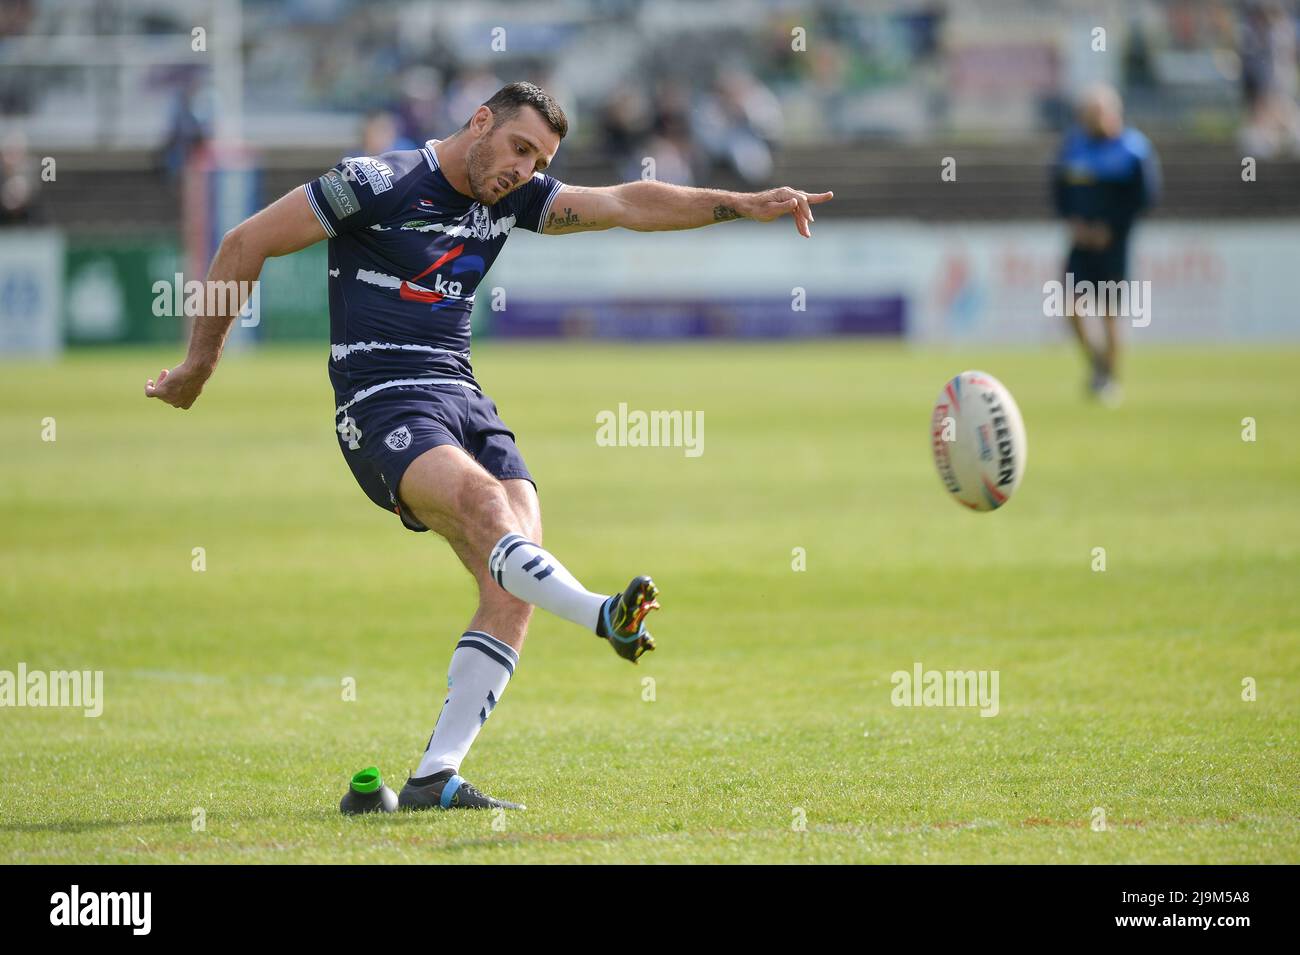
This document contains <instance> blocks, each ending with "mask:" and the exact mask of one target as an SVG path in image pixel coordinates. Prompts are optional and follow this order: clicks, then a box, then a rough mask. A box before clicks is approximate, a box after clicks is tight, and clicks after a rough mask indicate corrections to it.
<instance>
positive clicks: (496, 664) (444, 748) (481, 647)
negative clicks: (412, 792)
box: [412, 630, 519, 779]
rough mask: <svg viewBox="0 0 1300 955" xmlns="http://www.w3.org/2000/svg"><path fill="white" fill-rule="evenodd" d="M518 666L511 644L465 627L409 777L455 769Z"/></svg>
mask: <svg viewBox="0 0 1300 955" xmlns="http://www.w3.org/2000/svg"><path fill="white" fill-rule="evenodd" d="M518 665H519V654H517V653H515V651H514V649H513V648H512V647H509V646H507V645H506V644H504V643H502V642H501V641H500V640H498V639H497V638H496V637H493V636H490V635H488V634H486V633H484V632H483V631H482V630H466V631H465V633H464V635H463V636H461V638H460V642H459V643H458V644H456V649H455V651H454V652H453V653H452V655H451V665H450V666H449V667H448V668H447V699H445V700H444V701H443V703H442V713H440V714H439V716H438V722H437V724H436V725H435V726H434V728H433V735H432V736H430V737H429V745H428V746H427V747H425V750H424V756H423V757H422V758H421V760H420V766H419V768H418V769H416V771H415V772H414V773H413V774H412V776H413V777H414V778H417V779H418V778H420V777H423V776H428V775H430V774H432V773H436V772H438V771H439V770H442V769H450V770H451V771H452V772H455V771H457V770H459V769H460V764H461V760H463V759H464V758H465V754H466V753H468V752H469V748H470V746H472V745H473V743H474V738H475V737H476V736H478V731H479V730H480V729H481V728H482V726H483V724H484V723H485V722H487V718H488V716H489V715H490V714H491V713H492V708H493V707H494V706H496V705H497V703H499V702H500V701H501V694H502V693H504V692H505V690H506V684H507V683H509V682H510V677H511V676H513V675H514V672H515V667H516V666H518Z"/></svg>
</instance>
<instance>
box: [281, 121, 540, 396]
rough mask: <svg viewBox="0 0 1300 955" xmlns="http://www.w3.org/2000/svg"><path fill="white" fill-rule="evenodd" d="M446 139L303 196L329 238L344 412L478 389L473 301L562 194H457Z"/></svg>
mask: <svg viewBox="0 0 1300 955" xmlns="http://www.w3.org/2000/svg"><path fill="white" fill-rule="evenodd" d="M436 142H437V140H432V139H431V140H429V141H428V142H427V143H425V144H424V145H423V146H422V147H420V148H419V149H401V150H395V151H393V152H388V153H384V154H383V155H380V156H359V157H352V158H348V159H344V160H343V161H342V162H341V163H339V164H338V165H337V166H335V167H334V168H333V169H331V170H329V171H328V172H326V173H325V175H323V176H321V177H320V178H319V179H317V180H315V181H313V182H309V183H307V184H306V185H304V186H303V189H305V190H306V192H307V198H308V200H309V201H310V202H311V207H312V209H313V210H314V211H315V213H316V216H317V218H318V219H320V222H321V225H323V226H324V227H325V231H326V232H327V233H329V236H330V239H329V283H330V364H329V369H330V381H331V383H332V384H333V386H334V395H335V398H336V399H337V402H338V406H339V410H340V412H342V411H344V410H346V408H348V407H351V405H352V404H355V403H356V402H357V401H361V400H364V399H365V398H366V397H368V396H369V395H371V394H373V393H374V392H376V391H379V390H382V389H384V388H388V387H393V386H394V385H398V384H402V385H405V384H417V383H419V382H421V381H446V380H448V379H451V380H453V381H458V382H461V383H463V384H465V385H467V386H469V387H472V388H474V389H475V390H477V389H478V383H477V382H476V381H475V380H474V370H473V367H472V366H471V364H470V312H471V311H472V310H473V308H474V292H475V290H476V289H477V288H478V284H479V282H480V281H482V279H483V276H484V275H486V274H487V270H488V269H489V268H490V267H491V265H492V263H493V261H494V260H495V259H496V257H497V254H498V253H499V252H500V251H501V247H502V246H504V245H505V242H506V238H507V237H508V236H509V235H510V230H511V229H514V228H516V227H519V228H523V229H528V230H530V231H533V232H540V231H541V228H542V224H543V223H544V222H545V221H546V212H547V210H548V209H549V208H550V205H551V203H552V202H553V201H554V200H555V196H556V194H557V193H558V192H559V191H560V187H561V186H562V185H563V183H561V182H560V181H559V180H557V179H553V178H552V177H550V176H547V175H544V174H543V173H536V174H534V175H533V177H532V178H531V179H530V180H529V181H528V182H526V183H524V184H523V185H522V186H520V187H519V188H518V189H515V190H514V191H512V192H511V193H509V194H508V195H506V196H505V197H504V198H503V199H501V200H500V201H499V202H496V203H494V204H492V205H490V206H485V205H482V204H481V203H479V202H477V201H476V200H474V199H472V198H470V197H469V196H465V195H462V194H461V193H459V192H457V191H456V190H455V189H453V188H452V186H451V183H450V182H448V181H447V177H446V176H445V175H443V173H442V170H441V169H440V168H439V167H438V157H437V154H436V153H435V152H434V149H433V147H434V144H435V143H436Z"/></svg>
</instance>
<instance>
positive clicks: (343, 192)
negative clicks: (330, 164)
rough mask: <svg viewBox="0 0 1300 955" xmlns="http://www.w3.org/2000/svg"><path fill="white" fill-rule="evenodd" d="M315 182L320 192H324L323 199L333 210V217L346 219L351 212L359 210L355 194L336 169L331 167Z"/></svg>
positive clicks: (359, 204) (359, 205)
mask: <svg viewBox="0 0 1300 955" xmlns="http://www.w3.org/2000/svg"><path fill="white" fill-rule="evenodd" d="M317 182H319V183H320V190H321V192H323V193H324V194H325V201H326V202H328V203H329V207H330V208H331V209H333V210H334V215H335V217H337V218H339V219H346V218H347V217H348V216H350V215H352V213H354V212H359V211H360V209H361V203H359V202H357V194H356V193H355V192H353V191H352V187H351V186H349V185H348V182H347V180H346V179H344V178H343V174H342V173H340V172H339V171H338V170H337V169H331V170H330V171H329V172H327V173H325V175H323V176H321V177H320V179H318V180H317Z"/></svg>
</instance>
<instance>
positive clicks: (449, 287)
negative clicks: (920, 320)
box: [145, 83, 832, 809]
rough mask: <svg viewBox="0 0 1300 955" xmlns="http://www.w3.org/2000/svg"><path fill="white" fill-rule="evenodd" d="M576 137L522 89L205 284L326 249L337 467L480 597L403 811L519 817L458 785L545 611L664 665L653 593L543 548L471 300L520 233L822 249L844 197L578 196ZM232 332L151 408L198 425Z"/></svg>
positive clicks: (223, 332)
mask: <svg viewBox="0 0 1300 955" xmlns="http://www.w3.org/2000/svg"><path fill="white" fill-rule="evenodd" d="M568 128H569V123H568V119H567V118H566V117H565V115H564V112H563V111H562V110H561V109H560V107H559V105H558V104H556V102H555V101H554V100H553V99H552V98H551V96H550V95H549V94H547V93H546V92H545V91H544V90H542V89H540V88H539V87H537V86H535V85H533V84H531V83H512V84H510V85H508V86H506V87H504V88H502V89H501V90H499V91H498V92H497V93H495V94H494V95H493V96H492V97H491V98H490V99H489V100H488V101H487V102H486V103H484V104H483V105H482V106H480V107H479V108H478V109H477V110H476V111H475V113H474V115H473V116H472V117H471V118H470V119H469V121H468V122H466V123H465V125H464V126H462V127H461V128H460V129H459V130H457V131H456V132H455V133H453V134H452V135H451V136H448V137H447V138H446V139H442V140H433V139H431V140H429V141H428V142H426V143H425V144H424V145H423V146H421V147H419V148H417V149H406V150H396V151H393V152H388V153H384V154H382V155H379V156H365V157H355V158H349V159H345V160H343V161H342V162H340V163H339V164H338V165H336V166H335V167H334V168H332V169H330V170H328V171H327V172H326V173H325V174H324V175H323V176H321V177H320V178H319V179H316V180H314V181H312V182H309V183H307V184H306V185H304V186H302V187H301V188H298V189H295V190H293V191H292V192H290V193H289V194H287V195H285V196H283V197H282V198H280V199H278V200H277V201H276V202H274V203H272V204H271V205H270V206H268V207H266V208H265V209H263V210H262V211H261V212H258V213H257V214H256V215H254V216H252V217H250V218H249V219H247V220H246V221H244V222H243V223H241V224H240V225H238V226H237V227H235V228H234V229H232V230H231V231H230V232H228V233H227V234H226V235H225V237H224V238H223V240H222V242H221V245H220V247H219V248H218V250H217V254H216V256H215V257H214V259H213V261H212V265H211V267H210V269H209V272H208V281H210V282H229V281H236V282H251V281H252V280H254V279H256V278H257V277H258V275H259V274H260V273H261V270H262V265H263V263H264V262H265V260H266V259H267V257H268V256H280V255H287V254H289V253H291V252H296V251H298V250H299V249H303V248H306V247H307V246H309V245H312V244H313V243H316V242H319V241H320V240H321V239H326V238H328V239H329V280H328V281H329V291H330V299H329V300H330V341H331V346H330V361H329V374H330V380H331V383H332V384H333V387H334V395H335V401H336V405H337V407H336V409H335V420H334V426H335V430H336V432H337V435H338V442H339V449H340V450H341V451H342V454H343V457H344V459H345V460H346V461H347V463H348V466H349V467H350V468H351V470H352V473H353V475H354V476H355V478H356V480H357V483H358V484H359V485H360V486H361V489H362V490H363V491H365V493H366V494H367V496H369V498H370V499H371V500H372V501H374V502H375V503H376V504H378V505H379V506H380V507H382V508H384V509H385V510H388V511H392V512H395V513H396V515H397V517H398V518H399V519H400V520H401V522H402V524H403V525H404V526H405V527H406V528H408V529H410V530H412V531H426V530H432V531H434V532H435V533H437V534H439V535H440V536H442V537H443V538H445V539H446V540H447V542H448V543H449V544H450V545H451V547H452V549H453V550H454V551H455V552H456V554H457V556H458V557H459V558H460V560H461V561H462V562H463V563H464V565H465V567H466V569H468V570H469V572H470V574H472V575H473V577H474V580H475V581H476V582H477V584H478V598H479V602H478V609H477V610H476V611H475V613H474V616H473V618H472V619H471V620H470V622H469V626H468V628H466V630H465V631H464V633H463V634H462V635H461V636H460V639H459V641H458V642H457V644H456V648H455V650H454V651H453V653H452V657H451V663H450V666H449V669H448V678H447V696H446V699H445V700H444V702H443V705H442V711H441V713H440V714H439V716H438V720H437V722H436V724H435V726H434V730H433V733H432V735H431V736H430V737H429V742H428V744H427V745H426V747H425V750H424V755H423V757H422V758H421V760H420V764H419V766H418V768H417V769H416V771H415V774H414V775H413V776H412V777H411V778H410V779H408V780H407V782H406V785H405V786H404V787H403V788H402V791H401V793H400V795H399V804H400V805H401V806H402V807H403V808H406V809H426V808H434V807H438V808H443V809H449V808H476V809H477V808H495V807H501V808H506V809H517V808H522V807H521V806H518V805H516V804H515V803H511V802H506V801H504V800H498V799H494V798H492V797H490V796H486V795H484V794H483V793H481V792H480V791H479V790H477V789H476V788H475V787H474V786H472V785H471V784H470V783H468V782H466V781H465V780H464V779H462V778H461V776H460V775H459V770H460V766H461V762H462V761H463V760H464V758H465V755H466V753H467V752H468V751H469V748H470V746H471V744H472V743H473V742H474V739H475V737H476V736H477V735H478V732H479V729H480V727H481V726H482V725H483V723H484V721H486V719H487V717H488V714H490V713H491V712H492V709H493V707H495V706H497V705H498V703H499V702H500V700H501V695H502V693H503V692H504V691H505V688H506V684H507V682H508V681H509V679H510V677H511V676H512V675H513V673H514V670H515V667H516V666H517V665H518V663H519V654H520V652H521V651H522V649H523V645H524V637H525V635H526V633H527V630H528V622H529V618H530V616H531V614H532V608H533V606H534V605H535V606H538V607H541V608H542V609H544V610H548V611H550V612H551V613H553V614H557V615H558V616H560V617H563V618H564V619H566V620H569V621H572V622H573V623H575V624H577V625H578V626H580V627H582V628H583V629H585V630H587V631H589V632H592V633H594V634H596V635H597V636H598V637H599V638H600V639H602V640H604V641H607V642H608V643H609V644H610V645H611V646H612V647H613V648H614V650H615V651H616V652H617V653H618V654H619V655H620V656H621V657H623V658H624V659H627V660H630V661H632V662H633V663H635V662H637V659H638V658H639V657H640V656H641V655H642V654H643V653H645V652H646V651H648V650H653V649H654V646H655V645H654V640H653V639H652V638H651V636H650V633H649V632H648V631H647V630H646V628H645V617H646V615H647V614H648V613H649V612H650V611H651V610H654V609H655V608H657V607H658V606H659V603H658V593H659V592H658V589H657V588H656V586H655V584H654V581H653V580H652V579H651V578H650V577H649V576H645V575H642V576H637V577H634V578H633V579H632V582H631V583H630V584H628V586H627V587H626V588H625V589H624V590H623V591H622V592H621V593H616V594H613V595H609V594H604V593H594V592H592V591H590V590H588V589H587V588H586V587H584V586H583V585H582V584H581V583H580V582H579V581H578V580H577V579H576V578H575V577H574V576H573V574H571V573H570V572H569V571H568V570H567V569H565V567H564V565H563V564H562V563H561V562H560V561H559V560H558V559H557V558H556V557H555V556H554V555H553V554H551V553H549V552H548V551H546V550H544V549H543V548H542V546H541V543H542V519H541V511H540V508H539V505H538V499H537V489H536V484H535V482H534V481H533V477H532V475H531V474H530V473H529V470H528V468H527V466H526V465H525V464H524V460H523V457H522V456H521V455H520V453H519V449H518V448H517V447H516V446H515V440H514V437H515V436H514V434H513V432H511V431H510V429H509V428H507V427H506V425H505V423H504V422H503V421H502V420H501V418H500V417H499V415H498V412H497V406H496V404H495V403H494V402H493V401H492V399H491V398H489V397H488V396H487V395H486V394H484V393H483V390H482V389H481V388H480V387H479V383H478V382H477V381H476V380H475V377H474V372H473V368H472V367H471V365H470V312H471V310H472V308H473V303H474V293H475V290H476V289H477V288H478V285H479V283H480V282H481V281H482V280H483V277H484V275H485V274H486V273H487V271H488V269H489V267H490V266H491V265H492V262H493V260H494V259H495V258H496V256H497V254H498V253H499V252H500V251H501V247H502V246H503V245H504V244H505V241H506V239H507V238H508V237H509V235H510V232H511V230H512V229H515V228H521V229H528V230H529V231H532V232H539V233H542V234H544V235H570V234H573V233H578V232H592V231H597V230H602V229H612V228H616V227H621V228H624V229H632V230H635V231H638V232H656V231H665V230H672V229H693V228H698V227H700V226H706V225H712V224H714V223H719V222H729V221H731V220H734V219H754V220H758V221H761V222H767V221H771V220H773V219H776V218H778V217H780V216H784V215H789V216H791V217H792V219H793V221H794V224H795V227H796V228H797V230H798V232H799V234H800V235H802V236H804V237H806V238H811V236H812V231H811V228H810V226H811V224H812V222H813V212H812V207H813V206H814V205H816V204H818V203H822V202H826V201H827V200H829V199H830V198H831V197H832V195H831V193H829V192H824V193H820V194H812V193H807V192H803V191H801V190H798V189H791V188H788V187H781V188H777V189H769V190H766V191H763V192H756V193H735V192H725V191H721V190H715V189H697V188H689V187H684V186H675V185H670V184H668V183H661V182H655V181H637V182H629V183H624V184H622V185H616V186H607V187H602V188H579V187H575V186H570V185H567V184H565V183H562V182H560V181H559V180H557V179H554V178H552V177H551V176H549V175H547V174H546V171H545V170H546V168H547V167H548V166H549V165H550V164H551V162H552V161H553V160H554V159H555V154H556V151H557V150H558V149H559V146H560V141H561V140H562V139H563V138H564V136H565V134H566V133H567V132H568ZM240 287H241V288H244V287H246V286H243V285H241V286H240ZM235 314H237V311H235V312H234V313H233V314H214V315H205V316H202V317H199V318H197V319H196V320H195V322H194V326H193V330H192V332H191V335H190V343H189V349H188V353H187V354H186V357H185V359H184V361H182V362H181V363H180V364H179V365H177V366H176V367H175V368H172V369H171V370H167V369H163V371H162V372H160V373H159V375H158V378H157V380H156V381H155V380H154V379H149V381H148V382H147V383H146V385H145V394H146V395H147V396H148V397H150V398H157V399H160V400H161V401H164V402H166V403H167V404H169V405H172V406H174V407H177V408H190V407H191V406H193V404H194V402H195V401H196V400H197V399H198V397H199V394H200V392H201V391H202V390H203V386H204V384H205V383H206V382H207V380H208V379H209V378H210V377H211V375H212V373H213V371H214V370H215V368H216V366H217V362H218V360H219V359H220V357H221V352H222V348H223V345H224V343H225V340H226V336H227V333H228V332H229V330H230V327H231V322H232V320H233V318H234V315H235Z"/></svg>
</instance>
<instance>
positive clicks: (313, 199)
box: [303, 182, 336, 239]
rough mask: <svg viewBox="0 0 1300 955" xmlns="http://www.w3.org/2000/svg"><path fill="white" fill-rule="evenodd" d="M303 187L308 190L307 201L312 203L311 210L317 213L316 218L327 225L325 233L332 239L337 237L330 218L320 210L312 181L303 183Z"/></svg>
mask: <svg viewBox="0 0 1300 955" xmlns="http://www.w3.org/2000/svg"><path fill="white" fill-rule="evenodd" d="M303 189H305V190H306V191H307V201H308V202H309V203H311V211H312V212H314V213H316V218H317V219H319V220H320V224H321V225H323V226H324V227H325V234H326V235H328V236H329V237H330V238H331V239H333V238H336V233H335V232H334V230H333V228H331V227H330V224H329V220H328V219H326V218H325V216H324V215H323V214H322V213H321V211H320V206H318V205H317V204H316V197H315V196H314V195H312V191H311V183H310V182H307V183H303Z"/></svg>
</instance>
